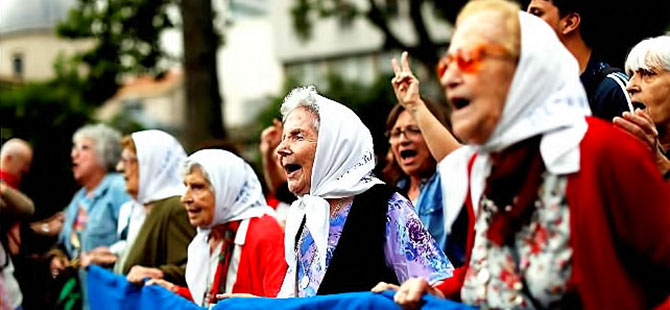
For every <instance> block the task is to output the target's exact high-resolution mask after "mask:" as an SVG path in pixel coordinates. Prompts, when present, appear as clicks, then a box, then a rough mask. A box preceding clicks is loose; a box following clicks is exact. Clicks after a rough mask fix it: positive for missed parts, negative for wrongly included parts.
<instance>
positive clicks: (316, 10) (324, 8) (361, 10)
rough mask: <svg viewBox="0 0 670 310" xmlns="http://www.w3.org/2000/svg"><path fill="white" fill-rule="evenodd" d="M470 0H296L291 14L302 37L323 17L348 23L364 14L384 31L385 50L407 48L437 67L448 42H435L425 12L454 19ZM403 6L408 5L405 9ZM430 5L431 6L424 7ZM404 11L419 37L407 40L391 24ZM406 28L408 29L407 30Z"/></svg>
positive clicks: (448, 20)
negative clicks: (414, 41) (427, 24)
mask: <svg viewBox="0 0 670 310" xmlns="http://www.w3.org/2000/svg"><path fill="white" fill-rule="evenodd" d="M467 2H468V0H454V1H440V0H381V1H379V0H367V1H357V0H294V4H293V7H292V8H291V14H292V15H293V28H294V30H295V31H296V33H297V34H298V36H300V37H301V38H303V39H308V38H310V37H311V35H312V25H313V24H314V23H315V22H317V21H318V20H319V19H322V18H331V17H332V18H337V19H338V20H339V21H340V22H341V23H343V24H349V23H351V21H353V20H354V19H355V18H365V19H366V20H367V21H368V22H370V23H371V24H372V25H373V26H374V27H375V28H377V29H378V30H379V31H380V32H381V33H383V35H384V45H383V46H382V47H381V48H383V49H385V50H405V51H408V52H409V53H410V54H411V55H412V57H414V58H415V59H417V60H419V61H420V62H421V63H423V64H424V65H426V66H427V67H429V68H434V67H435V65H436V64H437V61H438V60H439V54H438V49H439V47H441V46H443V45H444V44H445V43H446V42H436V41H435V40H434V39H433V38H431V36H430V35H429V33H428V28H427V26H426V16H425V14H427V13H426V12H431V13H429V14H434V15H435V16H437V17H438V18H441V19H442V20H445V21H447V22H450V23H453V22H454V21H455V19H456V14H457V13H458V11H459V10H460V9H461V7H463V5H465V3H467ZM401 7H406V8H408V9H407V10H402V9H401ZM426 8H429V9H428V10H425V9H426ZM402 14H405V15H406V16H403V17H407V18H409V20H410V21H411V24H412V29H411V30H410V31H413V32H414V34H415V36H416V38H417V41H416V44H408V43H406V42H404V41H403V40H401V39H400V37H401V35H400V34H399V33H397V32H394V29H393V28H392V27H391V23H392V22H393V20H396V19H398V17H401V15H402ZM403 31H407V30H404V29H403Z"/></svg>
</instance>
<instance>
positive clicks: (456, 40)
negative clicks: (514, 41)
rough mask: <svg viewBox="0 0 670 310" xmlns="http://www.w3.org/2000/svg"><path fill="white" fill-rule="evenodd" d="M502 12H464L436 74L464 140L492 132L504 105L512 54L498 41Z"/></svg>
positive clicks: (457, 132)
mask: <svg viewBox="0 0 670 310" xmlns="http://www.w3.org/2000/svg"><path fill="white" fill-rule="evenodd" d="M503 29H505V27H504V24H503V20H502V17H501V16H500V15H499V14H497V13H494V12H490V11H484V12H479V13H475V14H474V15H472V16H470V17H468V18H466V19H465V20H463V21H462V22H461V24H460V25H459V26H458V28H457V29H456V31H455V33H454V36H453V37H452V41H451V45H450V46H449V50H448V51H447V56H446V57H445V58H443V60H442V62H443V63H444V62H445V59H447V61H446V63H447V66H446V70H445V71H444V74H443V75H442V76H441V78H440V82H441V84H442V86H443V87H444V90H445V94H446V97H447V99H448V100H449V102H450V103H451V104H452V105H453V108H454V110H453V113H452V115H451V121H452V125H453V131H454V134H455V135H456V136H457V137H458V138H460V139H461V140H462V141H464V142H466V143H468V144H483V143H485V142H486V141H487V140H488V139H489V138H490V137H491V134H493V131H494V130H495V128H496V125H497V124H498V122H499V121H500V117H501V115H502V112H503V108H504V106H505V99H506V98H507V93H508V91H509V87H510V85H511V83H512V79H513V77H514V72H515V70H516V59H515V58H514V57H512V56H511V53H510V52H509V51H507V50H506V49H505V48H504V47H503V46H502V45H501V44H499V43H497V42H501V40H504V39H505V36H509V35H508V34H507V33H506V32H505V31H503Z"/></svg>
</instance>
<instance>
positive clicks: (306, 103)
mask: <svg viewBox="0 0 670 310" xmlns="http://www.w3.org/2000/svg"><path fill="white" fill-rule="evenodd" d="M318 96H319V93H317V92H316V88H315V87H314V86H312V85H309V86H301V87H297V88H295V89H293V90H292V91H291V92H289V93H288V95H286V97H284V102H283V103H282V105H281V108H280V112H281V115H282V122H285V121H286V117H287V116H288V115H289V114H291V112H293V110H295V109H298V108H303V109H305V110H307V111H308V112H311V113H312V114H313V115H314V119H313V122H312V126H313V127H314V130H315V131H316V132H317V133H318V132H319V125H320V120H321V118H320V116H319V105H318V104H317V103H316V100H317V98H318Z"/></svg>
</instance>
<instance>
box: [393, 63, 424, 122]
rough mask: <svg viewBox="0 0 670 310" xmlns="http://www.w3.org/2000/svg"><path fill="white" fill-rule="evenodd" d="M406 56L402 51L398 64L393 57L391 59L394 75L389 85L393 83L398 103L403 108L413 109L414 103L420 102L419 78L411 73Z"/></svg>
mask: <svg viewBox="0 0 670 310" xmlns="http://www.w3.org/2000/svg"><path fill="white" fill-rule="evenodd" d="M408 58H409V56H408V54H407V52H403V53H402V55H401V56H400V62H401V63H400V64H398V61H397V60H396V59H395V58H393V59H391V67H392V68H393V73H394V75H395V76H394V77H393V79H391V85H393V91H394V92H395V96H396V98H397V99H398V103H399V104H400V105H402V106H403V107H404V108H405V109H407V110H409V111H413V110H414V109H415V107H416V105H417V104H420V101H421V96H420V94H419V79H417V78H416V76H414V73H412V69H411V68H410V67H409V59H408Z"/></svg>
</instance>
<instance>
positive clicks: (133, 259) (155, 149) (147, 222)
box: [115, 130, 195, 284]
mask: <svg viewBox="0 0 670 310" xmlns="http://www.w3.org/2000/svg"><path fill="white" fill-rule="evenodd" d="M121 146H122V148H123V151H122V152H121V160H120V161H119V164H118V165H117V169H118V170H119V171H122V172H123V175H124V178H125V181H126V191H128V193H129V194H130V195H131V196H132V197H133V199H134V201H136V202H137V204H139V205H140V206H142V207H141V208H135V210H132V211H131V214H132V216H131V217H130V218H129V221H130V223H129V225H128V227H129V230H130V231H131V232H130V233H129V234H127V244H126V246H125V249H124V250H123V251H121V253H120V256H119V260H118V261H117V264H116V267H115V269H116V270H117V271H120V272H121V273H122V274H127V278H128V281H131V282H140V281H142V279H144V278H146V277H149V278H158V279H163V278H164V279H166V280H168V281H171V282H174V283H179V284H184V283H186V282H185V280H184V271H185V269H186V255H187V254H186V250H187V246H188V244H189V242H191V239H193V236H195V229H194V228H193V226H191V225H190V224H189V221H188V217H187V215H186V211H185V210H184V208H182V206H181V203H180V202H179V200H180V197H181V194H182V193H183V192H184V185H183V184H182V183H181V180H180V177H179V174H178V170H179V165H180V164H181V162H183V161H184V160H185V159H186V152H184V149H183V148H182V146H181V144H179V142H177V140H176V139H175V138H174V137H172V136H171V135H169V134H167V133H165V132H163V131H160V130H145V131H139V132H135V133H133V134H132V135H130V136H126V137H124V138H123V139H122V140H121Z"/></svg>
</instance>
